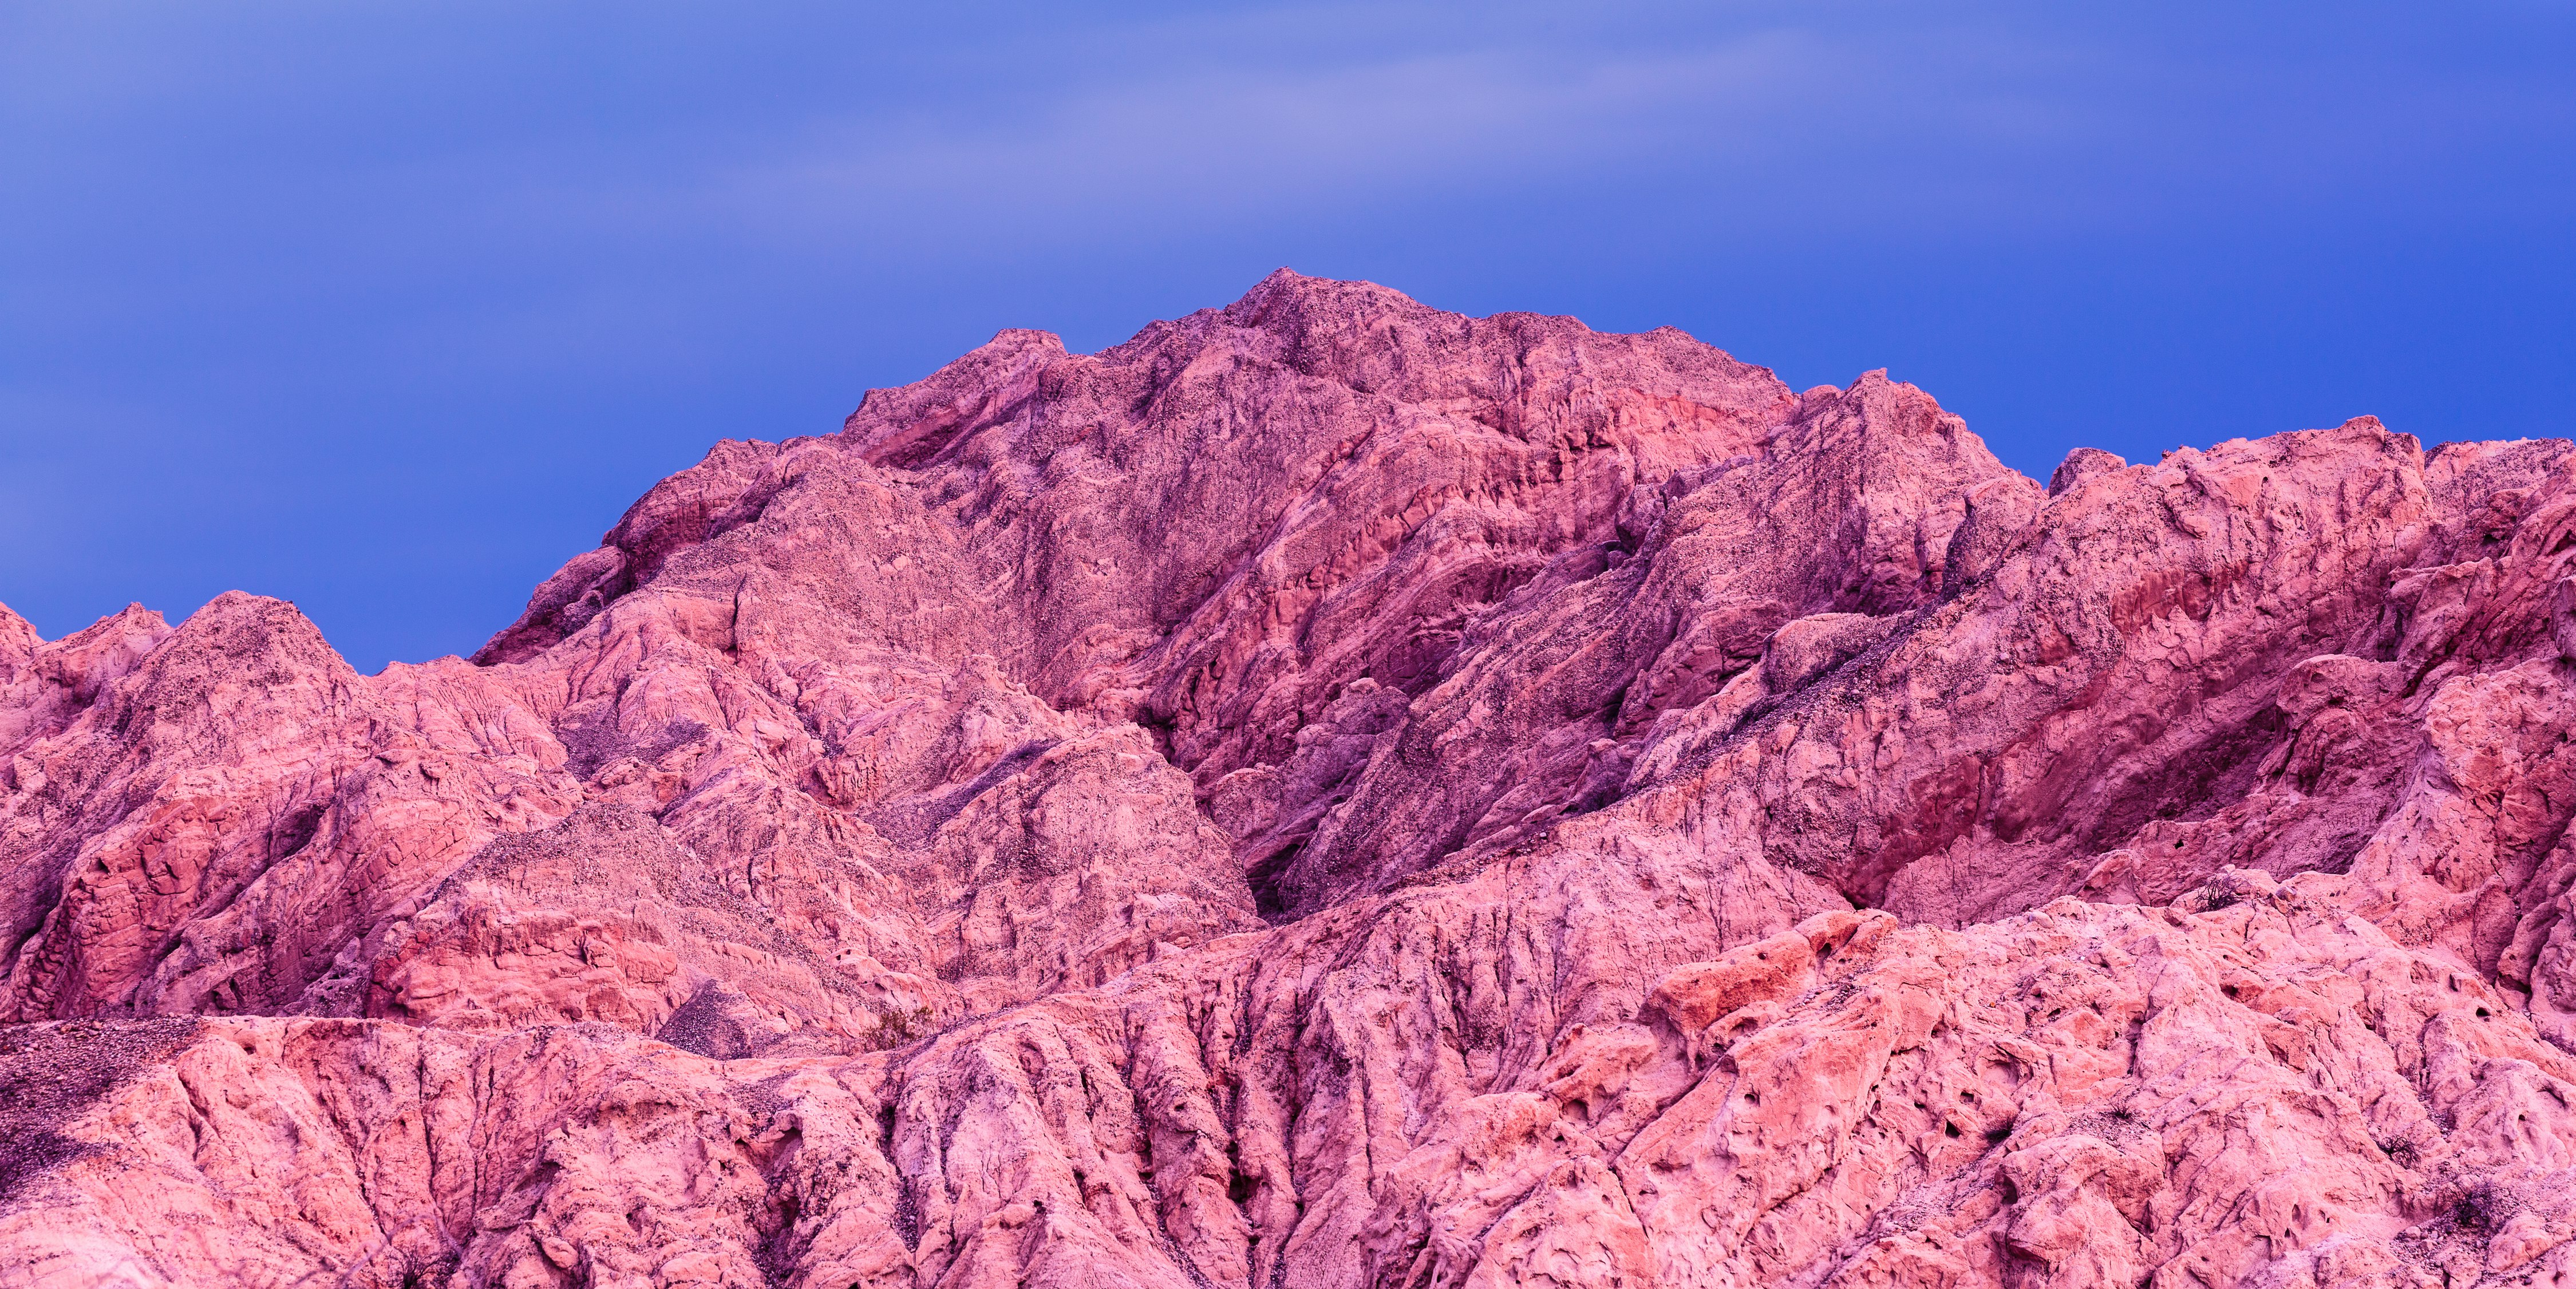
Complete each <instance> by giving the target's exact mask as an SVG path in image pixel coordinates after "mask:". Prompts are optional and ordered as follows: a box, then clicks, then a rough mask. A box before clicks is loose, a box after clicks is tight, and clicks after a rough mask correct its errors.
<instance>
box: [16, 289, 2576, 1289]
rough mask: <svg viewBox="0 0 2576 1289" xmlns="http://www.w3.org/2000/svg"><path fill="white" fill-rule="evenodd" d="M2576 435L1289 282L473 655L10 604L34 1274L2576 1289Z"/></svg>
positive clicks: (764, 512)
mask: <svg viewBox="0 0 2576 1289" xmlns="http://www.w3.org/2000/svg"><path fill="white" fill-rule="evenodd" d="M2571 577H2576V452H2571V449H2570V445H2568V444H2567V443H2564V442H2558V441H2523V442H2512V443H2487V444H2453V445H2445V446H2443V447H2441V448H2439V449H2436V450H2434V451H2431V452H2426V451H2425V450H2423V449H2422V447H2421V446H2420V445H2419V444H2418V443H2417V442H2416V441H2415V440H2413V439H2411V438H2409V437H2407V436H2405V435H2402V434H2396V433H2391V432H2390V431H2388V430H2386V429H2385V428H2383V427H2381V426H2380V425H2379V424H2377V423H2376V422H2374V421H2370V420H2367V419H2364V420H2359V421H2354V422H2351V423H2348V424H2345V425H2343V426H2339V427H2336V428H2332V429H2320V430H2306V431H2300V432H2295V433H2286V434H2281V435H2277V436H2274V437H2272V438H2268V439H2262V440H2255V441H2250V442H2249V441H2236V442H2230V443H2226V444H2221V445H2218V446H2216V447H2213V448H2210V449H2207V450H2205V451H2201V450H2183V451H2178V452H2175V453H2172V454H2169V455H2168V456H2167V457H2166V458H2165V459H2164V460H2163V461H2161V462H2158V463H2155V464H2139V465H2129V464H2127V463H2124V462H2122V461H2120V460H2119V459H2118V458H2116V457H2112V456H2110V455H2109V454H2107V453H2100V452H2092V451H2090V450H2087V451H2084V452H2079V453H2077V454H2076V455H2075V456H2073V457H2071V458H2069V460H2068V462H2067V463H2066V465H2065V466H2063V467H2061V468H2060V469H2059V470H2058V471H2057V472H2056V474H2055V476H2054V477H2053V478H2052V479H2051V480H2050V482H2049V484H2048V486H2047V487H2045V488H2043V487H2042V486H2041V485H2039V484H2038V483H2036V482H2033V481H2031V480H2029V479H2025V478H2023V477H2021V476H2020V475H2018V474H2016V473H2014V472H2012V471H2010V470H2008V469H2006V468H2004V467H2003V466H2002V465H2000V464H1999V463H1998V462H1996V461H1995V459H1994V458H1993V456H1992V455H1991V454H1990V453H1988V452H1987V451H1986V449H1985V447H1984V445H1983V444H1982V443H1981V442H1979V441H1978V440H1977V438H1976V437H1975V436H1974V435H1973V434H1971V433H1969V432H1968V430H1967V428H1966V427H1965V426H1964V425H1963V424H1962V423H1961V422H1960V421H1959V420H1958V419H1957V418H1955V417H1952V416H1950V415H1948V414H1946V413H1944V412H1943V411H1941V409H1940V408H1939V407H1938V406H1937V405H1936V404H1935V403H1934V402H1933V401H1932V400H1931V399H1930V398H1929V397H1927V396H1926V395H1924V394H1923V393H1922V392H1920V391H1918V390H1915V389H1913V388H1912V387H1910V386H1907V385H1902V384H1898V383H1894V382H1891V381H1889V380H1888V379H1887V378H1886V377H1885V375H1884V374H1882V373H1872V374H1869V375H1866V376H1863V377H1861V378H1860V379H1859V380H1857V381H1855V382H1854V383H1853V384H1852V385H1851V386H1850V387H1849V388H1844V389H1836V388H1831V387H1824V388H1819V389H1814V390H1808V391H1805V392H1803V393H1800V392H1797V391H1792V390H1790V389H1788V388H1786V387H1785V386H1783V385H1782V384H1781V383H1780V382H1779V381H1777V380H1776V379H1774V378H1773V377H1772V376H1771V374H1770V373H1769V372H1767V371H1764V370H1762V369H1759V368H1754V367H1748V366H1745V365H1743V364H1740V363H1737V362H1735V361H1734V360H1733V359H1731V358H1729V357H1727V356H1726V355H1724V354H1722V353H1719V352H1717V351H1716V350H1713V349H1710V348H1708V347H1706V346H1705V345H1702V344H1700V343H1698V342H1697V341H1694V340H1692V339H1691V338H1689V337H1687V336H1684V335H1682V334H1680V333H1679V332H1674V331H1670V330H1666V331H1659V332H1654V333H1649V334H1646V335H1642V336H1611V335H1600V334H1595V333H1592V332H1590V331H1587V330H1585V329H1584V328H1583V327H1581V326H1580V325H1579V324H1576V323H1574V322H1572V321H1570V320H1566V319H1556V318H1540V317H1533V316H1527V315H1504V316H1500V317H1495V318H1487V319H1469V318H1461V317H1456V316H1453V315H1448V314H1443V313H1439V312H1437V311H1434V310H1431V309H1427V308H1424V307H1422V306H1420V305H1418V304H1415V303H1413V302H1412V301H1410V300H1407V299H1405V298H1404V297H1402V296H1400V295H1397V294H1395V293H1394V292H1391V291H1387V290H1385V289H1383V288H1379V287H1375V286H1370V285H1366V284H1355V283H1338V282H1326V281H1320V280H1315V279H1307V278H1300V277H1297V276H1295V275H1293V274H1288V273H1285V272H1283V273H1281V274H1278V275H1275V276H1274V277H1272V278H1271V279H1269V280H1268V281H1265V282H1264V283H1262V284H1261V285H1260V286H1259V287H1257V288H1256V289H1255V290H1254V291H1253V292H1252V293H1251V294H1249V295H1247V296H1246V297H1244V299H1242V300H1240V301H1238V302H1236V303H1235V304H1234V305H1232V306H1229V307H1228V308H1225V309H1223V310H1210V311H1206V312H1202V313H1199V314H1194V315H1192V316H1190V317H1188V318H1184V319H1180V320H1178V321H1173V322H1165V323H1157V324H1155V325H1154V326H1152V327H1149V328H1147V329H1146V330H1145V331H1144V332H1142V333H1139V334H1138V335H1137V337H1136V338H1135V339H1133V340H1131V341H1129V342H1128V343H1126V344H1124V345H1121V346H1118V347H1116V348H1114V349H1110V350H1107V351H1104V352H1102V353H1099V354H1095V355H1087V356H1086V355H1072V354H1068V353H1066V352H1065V351H1064V349H1063V347H1062V345H1061V344H1059V343H1058V342H1057V341H1056V340H1055V339H1054V338H1053V337H1051V336H1047V335H1044V334H1041V333H1034V332H1005V333H1003V334H1002V335H1001V336H998V337H996V338H995V340H994V341H993V342H992V343H991V344H989V345H986V346H984V347H983V348H981V349H978V350H976V351H975V352H973V353H971V354H969V355H967V356H965V357H964V358H961V359H959V360H958V361H957V362H955V363H953V364H951V365H950V366H948V367H947V368H945V369H943V370H941V371H940V372H939V373H937V374H935V375H933V376H932V377H930V378H929V379H927V380H925V381H923V382H921V383H919V384H917V385H913V386H908V387H905V388H903V389H898V390H880V391H874V392H872V393H870V394H869V395H868V397H867V399H866V401H865V402H864V403H863V404H862V405H861V406H860V408H859V410H858V411H857V412H856V413H855V414H853V415H852V416H851V417H850V419H849V422H848V424H847V425H846V426H845V427H844V429H843V430H842V432H841V433H839V434H837V435H834V436H830V437H825V438H815V439H799V440H793V441H790V442H787V443H784V444H765V443H733V442H729V443H725V444H721V445H719V446H718V447H717V448H716V449H715V450H714V451H713V452H711V453H710V454H709V456H708V457H707V459H706V460H705V461H704V462H703V463H701V464H700V465H698V466H696V467H694V468H692V469H690V470H688V471H684V472H682V473H681V474H679V475H676V476H674V477H673V478H671V479H669V480H666V481H665V482H663V483H662V484H661V485H659V486H658V487H656V488H655V489H653V491H652V492H650V493H649V494H647V495H646V496H645V497H644V499H643V500H641V501H639V502H638V503H637V504H636V506H635V507H634V509H633V510H631V511H629V512H628V514H627V515H626V517H625V518H624V519H623V520H622V521H621V522H620V523H619V524H618V526H617V527H616V529H614V530H613V531H611V532H610V533H609V534H608V536H607V538H606V540H605V541H604V543H603V545H602V546H601V547H600V548H599V549H598V550H595V551H592V552H589V553H587V554H584V555H581V556H579V557H577V558H575V559H574V560H572V561H571V562H570V563H568V564H566V565H565V566H564V568H563V570H562V571H561V572H559V573H558V574H556V575H555V576H554V577H553V578H551V579H549V580H548V581H547V582H546V583H545V584H544V585H543V586H541V587H539V588H538V590H537V591H536V593H535V594H534V595H533V596H532V597H531V600H530V602H529V606H528V610H527V612H526V614H525V615H524V616H523V617H522V618H521V619H520V620H519V621H518V622H516V623H514V624H512V625H510V626H508V627H507V628H506V629H504V630H502V631H501V632H500V633H499V634H497V635H495V636H494V637H493V639H492V641H491V642H490V644H488V645H487V646H485V647H484V649H483V650H482V651H481V652H480V653H478V654H477V655H476V657H475V658H474V659H472V660H471V661H468V660H462V659H454V658H449V659H442V660H439V661H436V662H431V663H427V664H422V665H419V666H410V665H399V664H398V665H395V666H393V667H390V668H388V669H387V670H386V671H385V672H384V673H382V674H380V675H377V676H361V675H358V674H356V673H355V672H354V671H353V670H351V669H350V668H349V667H348V666H347V665H346V664H345V663H344V662H343V661H342V660H341V659H340V658H339V657H338V656H337V655H336V654H334V653H333V652H332V651H331V649H330V648H329V646H328V645H327V644H326V643H325V642H324V641H323V640H322V639H321V637H320V635H319V634H318V633H317V632H316V631H315V630H314V628H313V627H312V625H311V624H310V623H308V622H306V621H305V620H304V619H303V618H302V617H301V616H300V615H298V614H297V613H296V612H295V611H294V610H293V608H292V607H291V606H288V605H285V604H282V603H278V602H275V601H269V600H262V599H258V598H255V597H250V596H243V595H229V596H225V597H223V598H221V599H218V600H217V601H215V602H214V603H212V604H209V605H208V606H206V607H205V608H204V609H202V610H200V611H198V612H197V613H196V614H194V615H192V616H191V617H189V618H188V619H187V620H186V621H185V622H182V623H179V624H178V625H176V626H175V627H173V626H171V625H170V624H168V623H166V622H164V621H163V620H162V619H161V618H159V617H158V616H156V615H154V614H152V613H150V612H149V611H146V610H144V609H141V608H139V607H138V608H134V609H129V610H127V611H126V612H124V613H122V614H119V615H117V616H115V617H111V618H109V619H107V620H105V621H102V622H101V623H99V624H98V625H96V626H94V627H92V628H90V629H89V630H87V631H83V632H81V633H78V634H76V635H73V636H70V637H67V638H65V639H63V640H59V641H46V640H43V639H42V638H41V637H39V636H38V634H37V633H36V632H34V631H33V630H32V629H30V628H28V627H27V625H26V624H25V623H24V622H22V621H20V620H18V619H17V618H15V617H14V616H11V615H8V614H6V613H5V611H0V919H5V920H6V922H7V931H8V935H7V937H6V939H5V940H4V941H0V1015H5V1017H6V1019H7V1021H8V1022H9V1023H8V1024H6V1025H5V1026H0V1284H6V1285H63V1286H71V1285H84V1286H85V1285H93V1284H101V1283H115V1284H132V1285H198V1284H244V1285H280V1286H283V1285H294V1284H319V1283H330V1284H336V1285H353V1286H354V1285H367V1286H387V1287H391V1286H402V1285H503V1286H512V1287H514V1289H526V1287H529V1286H569V1285H598V1286H635V1285H651V1286H680V1285H741V1286H775V1285H785V1286H798V1287H800V1289H808V1287H810V1289H842V1287H843V1286H888V1287H892V1286H905V1287H916V1286H932V1285H938V1286H970V1285H974V1286H981V1285H1020V1284H1066V1285H1100V1284H1117V1285H1152V1286H1170V1287H1171V1289H1206V1287H1207V1286H1228V1287H1240V1289H1277V1287H1278V1286H1282V1285H1287V1284H1292V1283H1293V1284H1296V1285H1300V1286H1314V1287H1316V1289H1321V1287H1323V1286H1362V1285H1403V1286H1499V1285H1567V1286H1572V1285H1586V1286H1597V1285H1637V1286H1645V1285H1704V1286H1753V1285H1780V1286H1797V1287H1799V1289H1808V1287H1821V1286H1827V1285H1838V1286H1839V1285H1848V1286H1861V1285H1909V1286H1911V1285H1929V1284H1940V1285H1963V1286H1964V1285H2011V1286H2015V1287H2016V1289H2018V1287H2020V1286H2037V1285H2067V1286H2077V1285H2087V1286H2089V1285H2104V1286H2120V1287H2121V1289H2134V1287H2135V1286H2139V1285H2154V1286H2159V1287H2160V1289H2184V1287H2185V1286H2196V1285H2212V1286H2215V1285H2239V1284H2242V1285H2258V1286H2280V1287H2283V1289H2287V1287H2289V1286H2302V1287H2309V1286H2313V1287H2318V1289H2322V1287H2324V1286H2332V1285H2386V1286H2400V1285H2403V1286H2415V1285H2423V1286H2434V1285H2445V1286H2447V1285H2467V1284H2473V1283H2478V1282H2481V1281H2493V1282H2495V1283H2499V1284H2507V1283H2510V1284H2554V1283H2561V1282H2562V1279H2563V1278H2567V1277H2576V1252H2571V1249H2576V1056H2571V1055H2570V1052H2571V1051H2576V904H2571V901H2576V840H2571V839H2570V838H2569V837H2568V829H2567V825H2568V823H2569V821H2570V818H2571V816H2576V750H2571V743H2570V737H2571V733H2576V692H2571V688H2570V686H2571V683H2576V662H2571V661H2570V658H2571V656H2576V581H2571Z"/></svg>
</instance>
